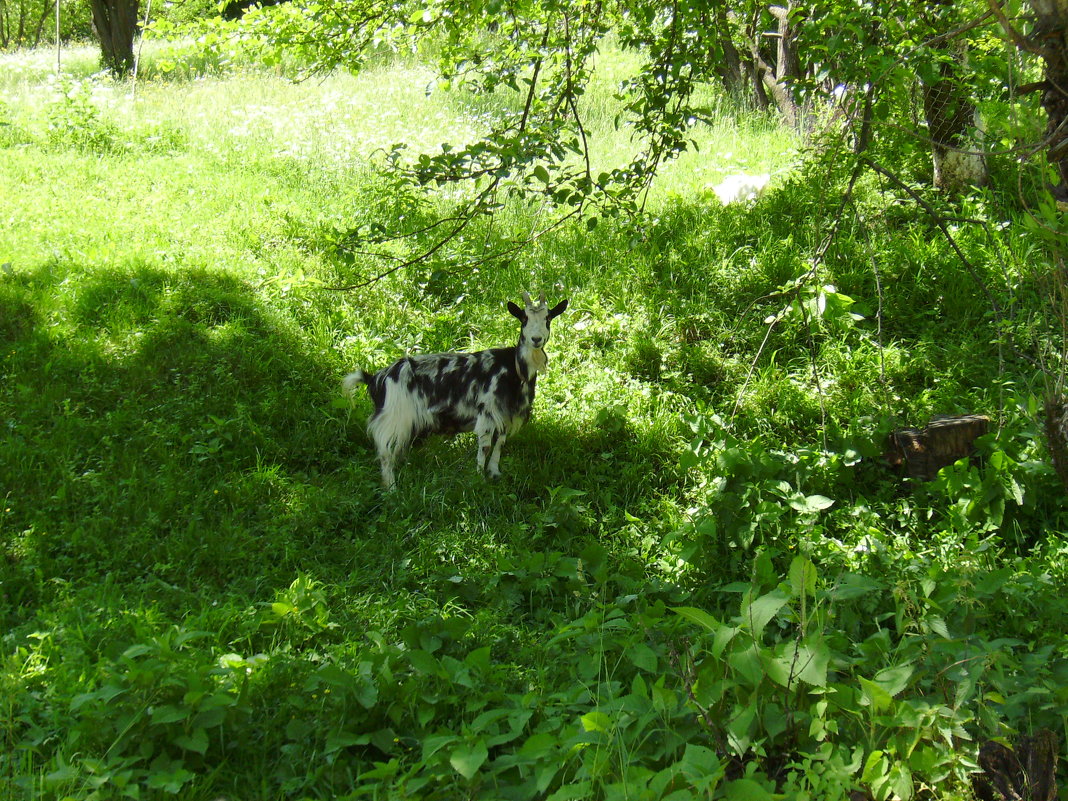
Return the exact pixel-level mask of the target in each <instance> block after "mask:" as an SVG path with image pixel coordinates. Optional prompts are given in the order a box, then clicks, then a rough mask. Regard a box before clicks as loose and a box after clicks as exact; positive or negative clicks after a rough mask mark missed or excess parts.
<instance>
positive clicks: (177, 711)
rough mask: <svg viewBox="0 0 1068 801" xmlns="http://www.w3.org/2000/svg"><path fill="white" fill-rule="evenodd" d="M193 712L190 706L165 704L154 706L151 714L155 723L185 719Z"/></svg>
mask: <svg viewBox="0 0 1068 801" xmlns="http://www.w3.org/2000/svg"><path fill="white" fill-rule="evenodd" d="M191 712H192V710H191V709H189V707H179V706H174V705H172V704H163V705H162V706H157V707H153V708H152V711H151V712H149V715H150V716H151V718H152V722H153V723H174V722H175V721H179V720H185V719H186V718H187V717H189V715H190V713H191Z"/></svg>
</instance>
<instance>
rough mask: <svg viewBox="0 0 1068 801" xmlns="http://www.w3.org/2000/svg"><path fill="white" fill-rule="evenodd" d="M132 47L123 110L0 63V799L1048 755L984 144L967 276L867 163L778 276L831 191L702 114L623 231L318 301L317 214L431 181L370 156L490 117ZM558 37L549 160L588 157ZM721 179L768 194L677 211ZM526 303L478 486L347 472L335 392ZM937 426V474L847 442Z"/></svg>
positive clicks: (787, 769)
mask: <svg viewBox="0 0 1068 801" xmlns="http://www.w3.org/2000/svg"><path fill="white" fill-rule="evenodd" d="M169 57H170V56H169V55H168V53H167V52H165V51H163V50H159V51H157V50H153V49H152V48H151V47H146V63H145V68H144V72H143V76H142V78H141V79H140V80H139V82H138V84H137V86H136V91H134V88H133V87H132V86H131V84H130V83H129V82H125V83H115V82H112V81H110V80H108V79H105V78H101V77H98V76H94V74H93V72H94V69H95V59H96V54H95V52H94V51H92V50H89V49H86V50H84V51H80V50H73V51H67V52H66V53H65V54H64V58H65V62H64V67H65V75H64V77H62V78H60V79H57V78H56V77H55V75H54V53H47V52H39V53H16V54H6V55H0V265H2V269H0V798H3V799H8V798H10V799H66V798H72V799H91V798H92V799H113V798H114V799H118V798H133V799H149V798H153V799H154V798H180V799H190V800H194V799H204V801H207V800H208V799H220V798H225V799H233V801H238V800H240V799H249V800H252V799H296V798H315V799H319V798H331V799H332V798H420V799H424V798H425V799H459V798H487V799H520V798H550V799H560V800H561V801H562V799H587V798H589V799H594V798H605V799H617V798H618V799H623V798H626V799H660V798H664V799H675V800H676V801H682V799H690V798H751V799H764V798H773V797H774V798H812V799H833V798H844V797H847V796H848V794H849V792H850V791H851V790H853V789H859V790H862V791H863V792H864V793H866V794H867V795H866V796H865V797H868V798H873V799H880V801H881V800H882V799H889V798H893V797H899V798H911V797H921V798H940V799H941V798H959V799H967V798H970V797H971V789H970V786H971V781H972V780H971V778H970V776H971V774H972V773H973V772H974V771H975V770H976V765H977V762H976V759H977V749H978V747H979V745H980V744H981V743H983V742H984V741H986V740H988V739H990V738H1003V739H1004V740H1005V741H1006V742H1013V741H1014V738H1015V737H1016V736H1017V735H1020V734H1033V733H1035V732H1046V731H1049V732H1053V733H1054V734H1055V735H1057V736H1058V737H1059V738H1060V742H1061V743H1064V742H1065V740H1066V739H1068V738H1066V735H1068V691H1066V690H1065V688H1066V687H1068V638H1066V635H1065V625H1064V621H1065V620H1066V619H1068V592H1066V590H1068V563H1066V554H1068V544H1066V542H1065V538H1064V531H1065V523H1066V515H1065V509H1064V503H1063V497H1064V490H1063V488H1062V487H1061V486H1060V484H1059V483H1058V481H1057V480H1056V476H1055V475H1054V473H1053V471H1052V468H1051V467H1050V466H1049V458H1048V454H1047V453H1046V450H1045V446H1044V444H1043V442H1042V439H1041V436H1040V434H1039V431H1040V426H1039V423H1038V411H1039V407H1040V405H1041V400H1040V398H1041V396H1042V393H1043V390H1044V383H1043V378H1042V375H1041V373H1040V372H1039V370H1038V369H1037V368H1036V366H1035V363H1034V360H1033V355H1034V354H1039V353H1043V352H1044V351H1043V350H1042V348H1043V346H1044V343H1045V342H1047V341H1049V340H1050V337H1051V336H1052V333H1051V332H1053V333H1055V331H1056V325H1055V324H1056V320H1054V321H1052V322H1051V321H1050V320H1049V319H1048V316H1049V304H1048V295H1047V294H1046V289H1045V284H1044V283H1043V281H1042V274H1043V266H1044V264H1046V259H1047V257H1046V256H1045V255H1044V254H1043V251H1042V249H1041V247H1040V243H1039V242H1038V241H1037V240H1036V239H1034V238H1031V237H1029V236H1027V235H1026V229H1025V228H1024V227H1023V225H1022V223H1021V219H1022V212H1021V210H1020V209H1019V206H1018V203H1015V202H1014V200H1013V193H1014V192H1015V187H1016V181H1015V176H1013V177H1012V178H1011V179H1010V178H1009V177H1007V175H1008V171H1009V168H1008V167H1007V166H1005V165H998V164H994V165H993V166H994V168H995V185H994V188H993V189H992V190H990V191H988V192H986V193H983V194H976V195H975V196H972V197H969V198H966V199H963V200H961V201H959V205H958V207H956V208H955V209H952V210H951V211H952V213H950V212H947V213H946V216H947V217H954V218H960V219H968V220H976V219H978V220H980V221H981V222H982V224H969V223H960V224H959V225H956V224H955V226H954V232H955V236H956V239H957V242H958V243H959V244H960V246H961V248H962V250H963V251H964V252H965V253H966V254H967V256H968V259H969V262H970V266H971V268H972V271H969V266H968V265H964V264H962V262H961V261H960V259H959V258H957V256H956V255H955V253H954V252H953V250H952V248H951V247H950V245H949V244H948V243H947V242H946V240H945V238H944V237H943V236H941V235H940V233H939V231H938V229H937V227H936V226H935V225H934V224H933V223H932V222H931V220H930V219H927V218H925V217H924V216H923V215H922V213H921V212H920V211H919V210H918V209H917V208H916V207H915V206H914V205H911V204H910V203H909V202H908V198H907V197H905V196H903V195H897V194H894V191H895V190H894V189H893V187H889V186H886V185H881V184H879V183H878V182H876V181H875V180H873V179H871V178H865V179H863V181H862V182H861V185H860V186H859V189H858V194H857V199H856V202H855V203H854V204H852V205H851V206H850V207H849V208H848V209H847V210H846V213H845V214H844V215H843V216H842V218H841V221H840V224H839V228H838V234H837V236H836V238H835V240H834V243H833V245H832V246H831V247H830V248H829V249H828V250H827V253H826V257H825V258H823V259H822V260H820V261H818V264H817V266H816V274H815V276H814V278H812V279H811V280H807V281H805V282H803V283H802V284H801V285H800V286H795V285H794V282H795V281H796V280H797V279H799V278H801V277H802V276H805V275H806V273H807V272H808V271H809V269H810V266H811V265H812V264H813V260H814V259H815V258H816V254H817V252H819V249H820V248H821V245H822V244H823V242H824V240H825V238H826V236H827V235H828V232H829V231H831V230H832V228H833V227H834V226H835V225H836V216H835V215H836V214H837V211H838V206H839V199H840V197H841V189H840V188H839V189H834V187H835V186H838V185H839V184H837V183H836V181H838V182H840V181H841V176H840V175H838V174H837V172H836V170H837V169H838V166H837V165H836V164H835V163H834V160H833V159H823V158H821V157H820V156H819V154H818V153H817V152H815V151H813V150H811V149H809V148H807V146H806V145H805V143H803V142H802V141H801V140H800V139H799V138H798V137H797V136H796V135H795V134H794V133H793V132H792V131H788V130H785V129H783V128H781V127H780V126H779V125H778V123H777V122H776V121H775V120H774V119H772V118H770V117H766V116H764V115H761V114H757V113H754V112H749V111H744V110H738V109H735V108H732V107H731V105H730V104H729V103H727V102H722V103H720V107H721V119H720V121H719V122H717V124H715V125H711V126H707V127H705V128H702V129H701V130H700V132H699V136H698V138H699V144H700V149H699V150H698V151H695V152H691V153H688V154H686V155H685V156H684V157H683V158H681V159H680V160H679V161H677V162H675V163H673V164H670V165H668V166H666V167H665V169H664V171H663V173H662V175H661V176H660V178H659V180H658V182H657V183H656V185H655V186H654V189H653V191H652V193H651V195H650V198H649V202H648V206H647V210H646V215H645V216H644V217H642V218H641V219H638V220H633V221H626V220H610V219H606V220H603V221H602V222H601V224H600V225H598V226H597V227H596V228H595V229H593V230H592V231H591V230H588V229H587V227H586V225H585V224H583V223H582V222H576V223H575V224H574V225H565V226H562V227H560V228H558V229H556V230H554V231H553V232H552V233H550V234H547V235H545V236H542V237H540V238H538V239H536V241H534V242H532V243H531V244H530V245H529V246H528V247H526V248H525V249H522V250H519V251H517V252H514V253H511V254H510V255H508V257H507V258H501V259H489V260H487V261H485V263H483V264H481V265H479V266H478V267H477V268H475V269H470V268H468V267H466V266H465V265H467V264H468V263H469V262H471V261H473V260H476V259H480V258H482V257H484V256H486V255H487V254H490V253H493V252H496V251H498V250H503V249H507V248H508V247H510V245H511V243H512V242H514V241H518V240H523V239H526V238H528V237H529V236H530V235H531V233H532V232H534V231H537V230H539V228H540V227H542V226H544V225H545V224H546V222H547V221H550V220H551V219H552V215H553V212H552V209H550V208H548V207H538V206H535V205H532V204H520V203H517V202H507V203H505V205H504V206H503V207H502V209H501V210H500V212H499V213H497V214H496V215H494V216H493V218H492V219H489V220H485V221H481V222H478V223H476V224H474V225H473V226H472V227H471V228H469V229H468V230H467V231H466V232H465V233H464V235H463V237H461V238H460V239H458V240H456V241H454V242H452V243H450V244H449V245H448V246H447V247H445V248H443V249H442V250H441V251H440V252H439V253H437V254H436V255H435V257H434V259H432V260H431V261H429V262H427V263H424V264H420V265H416V266H413V267H411V268H408V269H405V270H403V271H398V272H395V273H392V274H390V275H389V276H388V277H385V278H383V279H382V280H379V281H377V282H373V283H370V284H369V285H367V286H365V287H362V288H360V289H357V290H349V291H338V290H337V289H335V287H339V286H349V285H352V284H356V283H361V282H363V281H365V280H366V279H367V278H368V277H370V276H373V275H376V274H377V273H379V272H382V271H385V270H388V269H389V267H390V266H391V264H392V262H391V261H390V260H388V259H377V260H376V259H374V258H372V257H370V256H368V255H366V254H365V253H364V252H363V250H364V248H362V247H360V246H358V245H356V244H354V239H353V232H354V231H356V229H357V228H358V227H359V226H360V225H363V224H366V223H373V222H381V223H383V224H391V223H393V222H395V221H397V220H402V219H403V220H405V221H411V225H410V229H411V230H416V229H419V228H421V227H423V226H424V225H425V224H426V223H428V222H429V221H432V220H433V219H435V216H436V215H442V214H447V213H448V212H449V210H450V208H451V203H453V202H454V201H455V199H456V196H455V195H452V196H450V191H453V190H449V191H439V192H434V193H428V194H427V195H420V194H416V193H413V192H411V191H410V190H399V189H398V188H397V186H396V184H395V183H393V182H391V180H390V179H389V178H388V176H387V175H386V173H385V172H384V170H383V165H382V161H381V158H380V156H379V155H378V154H380V153H381V150H382V149H383V148H388V147H389V146H390V145H392V144H393V143H395V142H405V143H407V144H408V145H409V147H410V149H411V152H419V150H420V149H426V148H429V149H437V148H438V147H439V146H440V144H441V143H442V142H447V141H451V142H457V141H461V140H464V139H467V138H471V137H475V136H477V135H478V133H479V131H481V130H483V129H484V127H485V125H486V120H487V119H488V118H489V117H491V116H492V115H493V113H494V111H495V107H494V103H495V102H497V101H496V100H495V99H494V98H489V99H487V98H477V97H470V96H464V95H462V94H455V93H448V92H444V91H440V90H439V89H437V88H436V87H435V85H434V82H433V75H432V73H431V72H430V71H429V70H428V69H426V68H425V67H423V66H421V65H419V64H417V63H413V62H406V61H397V62H383V63H381V64H379V65H377V66H374V67H373V68H370V69H368V70H367V71H365V72H364V73H362V74H360V75H358V76H351V75H340V74H339V75H333V76H330V77H327V78H325V79H312V80H307V81H303V82H293V81H290V80H287V78H286V77H285V76H284V75H282V74H279V71H278V70H275V69H265V68H264V69H261V68H258V67H256V66H255V65H234V64H231V65H229V66H227V65H213V66H212V67H211V68H210V69H208V68H207V67H204V66H203V65H200V66H198V65H190V64H187V63H184V62H180V63H179V64H178V66H177V67H175V66H174V64H170V63H167V62H166V58H169ZM604 58H605V71H604V77H603V79H602V80H603V83H601V84H600V85H599V86H598V87H597V88H596V91H594V92H591V94H590V96H589V97H588V98H587V102H588V104H589V107H588V109H587V110H586V118H587V120H588V121H589V128H590V134H591V139H592V141H593V153H594V157H595V159H596V160H597V161H598V162H599V163H598V164H597V165H595V169H597V168H601V169H605V168H610V167H612V166H614V165H616V164H619V163H622V162H623V160H624V159H626V157H627V152H628V150H627V148H628V147H630V146H631V143H630V142H629V139H628V135H627V131H626V130H625V129H624V130H617V129H616V128H615V127H614V125H613V116H614V111H613V100H612V86H613V80H612V65H613V61H612V59H622V58H623V57H622V56H619V55H613V54H607V55H606V56H605V57H604ZM165 65H166V67H165ZM898 166H900V165H898ZM998 170H1001V171H1002V172H1000V173H999V172H998ZM739 172H749V173H762V172H768V173H771V174H772V175H773V179H772V183H771V187H770V189H769V190H768V192H767V193H766V195H765V196H764V197H763V198H761V199H759V200H758V201H756V202H754V203H752V204H740V205H731V206H727V207H723V206H721V205H720V204H719V202H718V201H717V200H716V198H715V196H714V195H713V194H712V193H711V192H710V191H709V190H708V188H707V187H708V186H709V185H710V184H714V183H716V182H717V181H719V180H721V179H722V178H723V177H724V176H726V175H729V174H733V173H739ZM999 176H1000V178H999ZM998 180H1001V181H1002V182H1003V183H1004V184H1005V187H1006V188H1005V190H1004V192H1003V193H1000V192H999V189H998V186H999V184H998ZM1010 183H1011V184H1012V186H1011V187H1010V186H1009V184H1010ZM455 191H457V192H461V191H465V190H462V189H457V190H455ZM836 193H837V194H836ZM430 237H431V233H430V232H428V233H425V234H423V235H422V236H421V237H416V239H415V241H413V242H411V243H407V244H405V243H393V244H392V245H391V246H390V247H392V248H394V249H393V250H391V251H390V252H391V253H392V254H393V255H396V256H401V257H404V256H407V255H411V254H414V253H416V252H418V249H419V248H420V247H427V246H429V245H430V244H431V243H432V239H431V238H430ZM406 248H407V249H406ZM524 290H528V291H531V292H532V293H534V292H537V291H539V290H544V291H545V292H546V294H547V296H548V297H549V300H550V302H556V301H558V300H560V299H562V298H565V297H566V298H569V299H570V308H569V309H568V311H567V312H566V313H565V315H564V316H563V317H561V318H560V319H559V320H558V321H557V322H556V324H555V325H554V328H553V337H552V339H551V341H550V342H549V344H548V348H547V352H548V354H549V371H548V372H547V373H546V374H545V375H544V376H543V377H542V378H541V379H540V380H539V384H538V399H537V402H536V404H535V412H534V416H533V419H532V421H531V423H530V424H529V425H528V426H527V427H526V428H525V429H524V430H523V431H522V432H521V433H520V434H519V435H518V436H517V437H515V438H514V439H512V440H510V441H509V442H508V444H507V446H506V447H505V450H504V456H503V458H502V463H501V466H502V470H503V472H504V477H503V478H502V479H501V480H500V481H497V482H493V483H487V482H486V481H485V480H484V479H482V478H481V477H480V476H478V475H477V474H476V471H475V464H474V462H475V460H474V458H473V457H474V442H473V439H472V438H471V436H470V435H464V436H460V437H457V438H453V439H432V440H430V441H428V442H426V443H425V444H423V445H422V446H420V447H419V448H418V449H417V450H416V451H415V452H414V453H413V454H412V456H411V457H410V458H409V460H408V461H407V462H406V464H405V465H404V466H403V467H402V468H401V470H400V471H399V474H398V481H399V487H398V489H397V491H396V492H394V493H391V494H384V493H383V492H382V491H381V489H380V487H379V473H378V466H377V462H376V459H375V456H374V453H373V450H372V449H371V447H370V444H369V442H368V440H367V438H366V435H365V432H364V425H365V422H366V419H367V416H368V415H369V413H370V410H371V404H370V401H369V400H368V399H367V397H366V393H365V392H363V391H362V390H361V391H360V392H359V394H358V396H357V400H356V402H355V405H354V406H350V404H349V403H348V402H347V401H345V400H344V399H343V398H342V397H341V394H340V381H341V377H342V376H343V375H344V374H345V373H346V372H347V371H349V370H351V369H353V368H354V367H357V366H359V367H363V368H378V367H381V366H385V365H386V364H388V363H389V362H391V361H392V360H394V359H396V358H397V357H399V356H401V355H403V354H405V353H408V352H413V351H435V350H453V349H457V350H468V349H477V348H482V347H491V346H497V345H501V344H511V343H512V341H513V339H514V338H515V337H516V336H517V327H516V325H515V321H514V320H513V318H512V317H510V316H509V315H508V314H507V312H506V310H505V303H506V302H507V301H509V300H518V298H519V294H520V292H522V291H524ZM991 297H992V298H993V299H994V300H995V302H996V304H997V309H996V310H994V309H992V307H991V303H990V298H991ZM772 321H774V322H772ZM1029 356H1031V357H1032V358H1028V357H1029ZM969 412H976V413H983V414H987V415H989V416H990V417H991V419H992V421H993V432H992V433H991V434H990V435H988V436H987V437H984V438H983V440H982V441H981V443H980V450H981V451H982V453H983V456H984V458H983V459H982V460H981V461H979V462H977V463H976V464H970V463H969V462H968V461H966V460H965V461H962V462H960V463H958V464H957V465H955V466H952V467H949V468H946V469H945V470H943V472H942V474H941V475H940V477H939V478H938V479H937V480H935V481H933V482H929V483H927V484H923V485H921V484H915V483H910V482H906V481H903V480H902V478H901V477H900V476H899V475H898V474H896V473H894V472H893V471H891V470H890V469H889V468H888V467H887V466H886V464H885V463H884V461H883V460H881V458H880V456H881V454H882V450H883V448H882V442H883V440H884V438H885V435H886V433H887V432H889V431H890V430H891V429H892V428H894V427H897V426H902V425H914V426H922V425H923V424H924V423H925V422H926V421H927V420H928V419H929V418H930V417H931V416H932V415H934V414H960V413H969ZM1057 748H1059V750H1060V753H1062V754H1063V753H1064V752H1063V745H1061V746H1057ZM1062 776H1063V771H1062Z"/></svg>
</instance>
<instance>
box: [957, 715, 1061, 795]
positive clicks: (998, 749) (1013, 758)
mask: <svg viewBox="0 0 1068 801" xmlns="http://www.w3.org/2000/svg"><path fill="white" fill-rule="evenodd" d="M1059 745H1060V743H1059V741H1058V739H1057V735H1056V734H1054V733H1053V732H1051V731H1050V730H1049V729H1039V730H1038V731H1037V732H1035V734H1034V735H1033V736H1031V737H1020V739H1019V741H1018V742H1017V743H1016V748H1015V749H1012V748H1009V747H1008V746H1005V745H1002V744H1001V743H998V742H994V741H993V740H987V741H986V742H985V743H983V744H982V746H980V748H979V767H980V768H982V773H977V774H975V775H974V776H973V777H972V789H973V790H974V791H975V797H976V798H978V799H979V801H1055V800H1056V798H1057V749H1058V747H1059Z"/></svg>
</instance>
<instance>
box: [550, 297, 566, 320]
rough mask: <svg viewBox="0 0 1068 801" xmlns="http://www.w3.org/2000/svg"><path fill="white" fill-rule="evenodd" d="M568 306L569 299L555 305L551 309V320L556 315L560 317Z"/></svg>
mask: <svg viewBox="0 0 1068 801" xmlns="http://www.w3.org/2000/svg"><path fill="white" fill-rule="evenodd" d="M566 308H567V301H566V300H562V301H560V302H559V303H557V304H556V305H555V306H553V307H552V308H551V309H549V316H548V319H550V320H551V319H553V318H554V317H559V316H560V315H561V314H563V313H564V309H566Z"/></svg>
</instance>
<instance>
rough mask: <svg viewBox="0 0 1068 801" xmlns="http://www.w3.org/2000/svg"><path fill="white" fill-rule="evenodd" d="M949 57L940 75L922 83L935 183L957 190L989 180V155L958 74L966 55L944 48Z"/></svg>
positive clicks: (983, 183) (937, 185) (940, 187)
mask: <svg viewBox="0 0 1068 801" xmlns="http://www.w3.org/2000/svg"><path fill="white" fill-rule="evenodd" d="M945 52H946V53H947V55H948V56H949V58H947V60H946V61H943V62H942V64H941V65H940V67H939V72H940V75H939V78H938V80H936V81H934V82H933V83H927V84H924V86H923V112H924V117H925V118H926V119H927V130H928V131H929V132H930V134H931V151H932V152H931V155H932V158H933V161H934V185H935V186H936V187H938V188H939V189H945V190H948V191H951V192H957V191H960V190H961V189H964V188H965V187H968V186H984V185H985V184H986V182H987V178H988V176H987V170H986V158H985V157H984V156H983V154H982V152H981V150H980V148H981V144H980V142H979V139H978V137H977V136H975V131H976V122H975V120H976V111H975V104H974V103H973V102H972V99H971V98H970V97H968V95H967V93H966V91H965V89H964V87H963V86H962V85H961V83H960V80H959V77H960V75H961V73H962V72H963V66H964V61H965V59H964V54H963V53H962V52H961V51H960V50H957V51H949V50H946V51H945Z"/></svg>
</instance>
